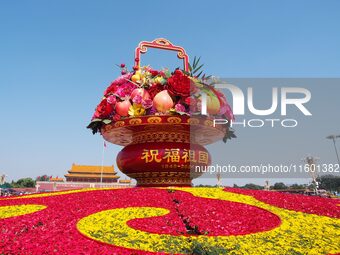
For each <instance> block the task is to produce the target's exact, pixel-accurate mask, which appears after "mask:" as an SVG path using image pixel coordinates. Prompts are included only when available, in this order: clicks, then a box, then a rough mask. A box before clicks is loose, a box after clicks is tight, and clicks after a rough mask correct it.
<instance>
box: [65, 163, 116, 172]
mask: <svg viewBox="0 0 340 255" xmlns="http://www.w3.org/2000/svg"><path fill="white" fill-rule="evenodd" d="M102 169H103V173H105V174H116V172H115V171H114V169H113V166H103V167H102V166H88V165H76V164H72V168H71V169H70V170H68V172H69V173H70V174H71V173H90V174H94V173H99V174H100V173H101V172H102Z"/></svg>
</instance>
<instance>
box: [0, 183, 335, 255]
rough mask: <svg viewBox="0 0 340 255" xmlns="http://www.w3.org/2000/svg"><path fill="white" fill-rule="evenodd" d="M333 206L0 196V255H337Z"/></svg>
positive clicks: (187, 194)
mask: <svg viewBox="0 0 340 255" xmlns="http://www.w3.org/2000/svg"><path fill="white" fill-rule="evenodd" d="M93 201H96V203H93ZM338 204H339V201H337V200H333V199H324V198H315V197H306V196H301V195H287V194H281V193H277V192H266V191H250V190H238V189H230V188H229V189H226V190H222V189H218V188H178V189H153V188H148V189H140V188H131V189H115V190H107V189H103V190H78V191H65V192H56V193H45V194H36V195H31V196H25V197H17V198H11V199H0V219H1V233H2V236H1V240H2V241H1V242H0V252H1V253H4V254H27V253H28V251H29V252H30V253H32V254H49V253H58V254H92V253H93V252H95V253H96V254H122V255H124V254H130V255H131V254H174V253H175V254H192V253H193V250H197V249H204V250H206V251H207V252H210V253H213V252H215V253H217V254H226V253H232V254H249V253H252V254H337V253H339V252H340V242H339V236H338V235H337V234H336V233H337V232H338V229H339V227H340V208H339V206H338ZM31 206H33V207H31ZM44 208H45V209H44ZM315 208H319V209H317V210H315ZM33 209H34V210H33ZM42 209H43V210H42ZM37 210H38V211H37ZM34 211H36V212H35V213H32V212H34ZM18 212H19V213H18ZM326 215H327V216H326ZM65 233H67V235H65Z"/></svg>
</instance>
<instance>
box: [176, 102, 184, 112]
mask: <svg viewBox="0 0 340 255" xmlns="http://www.w3.org/2000/svg"><path fill="white" fill-rule="evenodd" d="M175 110H176V111H177V112H185V107H184V105H182V104H176V105H175Z"/></svg>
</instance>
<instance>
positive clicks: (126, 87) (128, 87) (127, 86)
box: [115, 81, 137, 99]
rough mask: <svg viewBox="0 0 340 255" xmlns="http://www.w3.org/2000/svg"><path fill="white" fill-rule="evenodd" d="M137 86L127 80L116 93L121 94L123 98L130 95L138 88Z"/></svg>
mask: <svg viewBox="0 0 340 255" xmlns="http://www.w3.org/2000/svg"><path fill="white" fill-rule="evenodd" d="M136 87H137V86H136V85H135V84H133V83H131V82H129V81H128V82H125V83H124V84H122V85H120V86H119V87H118V88H117V90H116V92H115V94H116V95H117V96H119V97H120V98H121V99H123V98H126V97H129V96H130V95H131V93H132V91H133V90H134V89H135V88H136Z"/></svg>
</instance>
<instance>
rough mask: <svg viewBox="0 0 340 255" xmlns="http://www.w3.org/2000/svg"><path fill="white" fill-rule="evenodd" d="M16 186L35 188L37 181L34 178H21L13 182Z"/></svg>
mask: <svg viewBox="0 0 340 255" xmlns="http://www.w3.org/2000/svg"><path fill="white" fill-rule="evenodd" d="M13 187H14V188H34V187H35V181H34V180H33V179H32V178H21V179H19V180H17V181H16V182H14V183H13Z"/></svg>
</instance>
